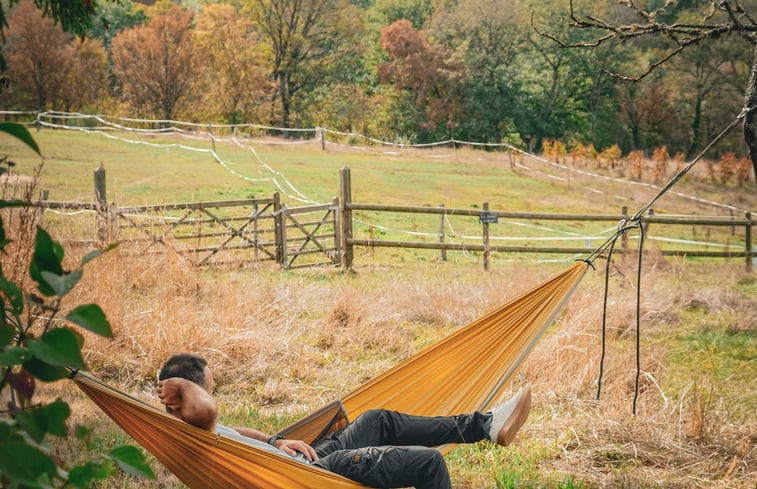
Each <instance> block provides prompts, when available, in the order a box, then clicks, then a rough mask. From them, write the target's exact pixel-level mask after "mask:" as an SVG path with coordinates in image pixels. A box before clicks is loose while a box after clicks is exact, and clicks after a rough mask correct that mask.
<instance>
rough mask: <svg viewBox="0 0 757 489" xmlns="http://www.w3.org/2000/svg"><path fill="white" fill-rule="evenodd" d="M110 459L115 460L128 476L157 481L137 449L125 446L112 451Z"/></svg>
mask: <svg viewBox="0 0 757 489" xmlns="http://www.w3.org/2000/svg"><path fill="white" fill-rule="evenodd" d="M108 458H109V459H111V460H113V461H114V462H116V463H117V464H118V466H119V467H121V470H123V471H124V472H126V473H127V474H131V475H136V476H140V477H146V478H148V479H155V474H154V473H153V471H152V469H151V468H150V466H149V465H148V464H147V461H146V459H145V456H144V454H142V452H141V451H139V450H138V449H137V448H136V447H133V446H131V445H123V446H120V447H116V448H114V449H113V450H111V451H110V453H109V454H108Z"/></svg>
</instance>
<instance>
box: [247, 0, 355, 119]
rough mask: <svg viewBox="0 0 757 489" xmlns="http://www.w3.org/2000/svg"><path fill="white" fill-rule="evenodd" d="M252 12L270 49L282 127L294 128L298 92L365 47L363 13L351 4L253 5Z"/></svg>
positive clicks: (264, 1)
mask: <svg viewBox="0 0 757 489" xmlns="http://www.w3.org/2000/svg"><path fill="white" fill-rule="evenodd" d="M247 12H249V14H250V16H251V19H252V21H253V23H254V24H255V27H256V28H257V30H258V32H259V33H260V34H261V36H262V39H261V41H262V42H264V43H265V44H266V45H267V48H268V53H269V56H270V60H269V63H270V73H271V75H270V76H271V78H272V79H273V80H274V82H275V83H276V93H277V97H278V104H279V106H280V122H281V124H282V125H283V126H284V127H289V126H290V123H291V116H292V110H293V101H294V100H295V96H296V95H297V94H298V92H300V91H301V90H303V89H309V88H312V87H314V86H317V85H318V84H319V83H322V82H323V81H324V77H325V76H326V74H327V73H328V72H329V67H330V65H332V64H333V63H335V62H336V61H338V60H339V59H340V58H342V57H344V56H347V55H349V54H350V53H352V52H354V50H356V49H358V48H359V47H360V42H359V34H360V33H361V23H360V18H361V14H360V11H359V9H358V8H357V7H355V6H353V5H352V4H351V3H350V2H349V1H347V0H247Z"/></svg>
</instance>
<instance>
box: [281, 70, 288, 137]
mask: <svg viewBox="0 0 757 489" xmlns="http://www.w3.org/2000/svg"><path fill="white" fill-rule="evenodd" d="M288 85H289V84H288V80H287V75H286V73H281V72H280V73H279V97H281V125H282V126H283V127H285V128H287V129H288V128H289V90H288V88H289V87H288ZM285 136H289V133H287V134H285Z"/></svg>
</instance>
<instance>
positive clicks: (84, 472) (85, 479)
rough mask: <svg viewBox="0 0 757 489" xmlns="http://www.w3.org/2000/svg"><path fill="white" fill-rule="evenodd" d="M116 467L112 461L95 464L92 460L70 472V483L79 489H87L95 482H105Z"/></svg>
mask: <svg viewBox="0 0 757 489" xmlns="http://www.w3.org/2000/svg"><path fill="white" fill-rule="evenodd" d="M114 469H115V467H114V466H113V463H112V462H111V461H110V460H102V461H98V462H95V461H94V460H90V461H89V462H87V463H86V464H84V465H77V466H75V467H73V468H72V469H71V470H69V471H68V483H69V484H71V485H72V486H73V487H75V488H77V489H87V488H88V487H90V483H91V482H92V481H93V480H105V479H107V478H108V477H110V475H111V474H112V473H113V471H114Z"/></svg>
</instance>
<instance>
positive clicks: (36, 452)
mask: <svg viewBox="0 0 757 489" xmlns="http://www.w3.org/2000/svg"><path fill="white" fill-rule="evenodd" d="M0 471H2V473H3V477H4V478H7V479H8V480H10V481H12V486H15V485H24V486H27V487H32V488H42V487H50V483H49V481H50V480H52V478H53V477H54V476H55V473H56V466H55V462H53V459H51V458H50V457H48V456H47V455H45V453H44V452H42V451H41V450H40V449H38V448H35V447H33V446H31V445H27V444H26V443H23V442H8V443H0ZM40 477H42V479H40ZM45 477H46V478H45ZM45 483H46V484H47V485H45Z"/></svg>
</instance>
